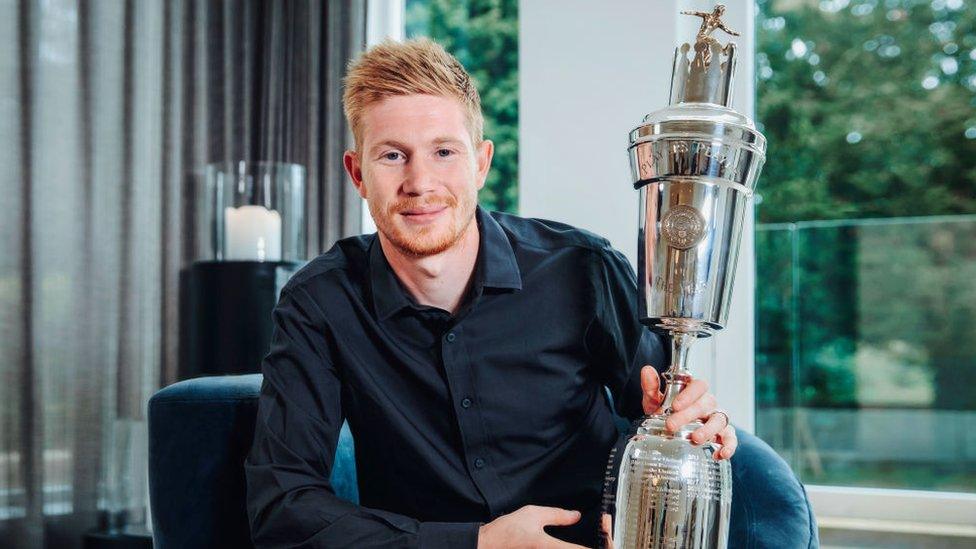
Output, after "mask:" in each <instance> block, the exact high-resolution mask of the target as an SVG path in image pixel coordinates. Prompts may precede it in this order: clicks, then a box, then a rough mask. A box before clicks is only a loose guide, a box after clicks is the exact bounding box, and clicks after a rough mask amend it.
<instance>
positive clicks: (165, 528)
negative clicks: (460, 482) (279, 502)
mask: <svg viewBox="0 0 976 549" xmlns="http://www.w3.org/2000/svg"><path fill="white" fill-rule="evenodd" d="M260 388H261V375H260V374H251V375H240V376H222V377H205V378H197V379H191V380H187V381H181V382H179V383H175V384H173V385H170V386H169V387H166V388H164V389H161V390H160V391H159V392H157V393H156V394H155V395H154V396H153V397H152V398H151V399H150V401H149V495H150V506H151V512H152V522H153V541H154V546H155V547H156V548H157V549H170V548H195V547H208V548H210V547H235V548H248V547H253V545H252V544H251V538H250V529H249V526H248V520H247V511H246V508H245V483H244V458H245V457H246V456H247V453H248V451H249V450H250V447H251V439H252V436H253V432H254V422H255V417H256V413H257V402H258V393H259V392H260ZM738 436H739V449H738V451H737V452H736V454H735V456H734V457H733V458H732V477H733V487H732V523H731V532H730V539H729V547H730V548H733V549H735V548H764V547H775V548H778V549H783V548H793V547H796V548H811V547H818V545H819V544H818V537H817V528H816V521H815V520H814V517H813V514H812V512H811V509H810V504H809V501H808V500H807V497H806V492H805V491H804V489H803V486H802V485H801V484H800V482H799V481H798V480H797V478H796V476H795V475H794V474H793V472H792V471H791V470H790V468H789V466H787V464H786V462H784V461H783V460H782V459H781V458H780V457H779V455H777V454H776V452H774V451H773V450H772V449H771V448H770V447H769V446H768V445H766V443H764V442H763V441H762V440H760V439H758V438H756V437H755V436H753V435H750V434H749V433H746V432H744V431H738ZM353 456H354V446H353V439H352V435H351V434H350V433H349V430H348V428H347V427H345V426H344V427H343V430H342V433H341V435H340V442H339V447H338V450H337V453H336V460H335V467H334V470H333V473H332V486H333V487H334V489H335V491H336V493H337V495H339V496H340V497H343V498H346V499H348V500H350V501H357V500H358V493H357V488H356V469H355V461H354V457H353Z"/></svg>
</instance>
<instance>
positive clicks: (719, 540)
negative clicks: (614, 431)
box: [602, 416, 732, 549]
mask: <svg viewBox="0 0 976 549" xmlns="http://www.w3.org/2000/svg"><path fill="white" fill-rule="evenodd" d="M700 426H701V423H692V424H690V425H688V426H686V427H685V428H684V429H682V430H681V431H679V432H678V433H676V434H674V435H671V434H670V433H668V432H667V431H666V430H665V428H664V416H654V417H651V418H648V419H647V420H645V421H644V422H643V423H642V424H641V425H640V426H639V427H638V429H637V432H636V433H635V434H634V436H633V437H631V438H630V440H629V441H628V442H627V445H626V447H624V448H623V449H622V450H623V451H622V454H621V455H622V459H621V460H620V462H619V463H617V464H614V466H613V469H612V470H613V471H615V472H616V475H615V476H610V477H608V492H607V493H608V494H615V496H614V497H613V500H612V501H607V502H606V503H607V508H606V509H605V511H607V514H605V515H604V521H605V522H604V527H605V528H612V530H607V531H605V533H604V536H603V546H602V547H604V548H606V549H609V548H620V547H626V548H674V549H677V548H696V549H698V548H701V549H704V548H724V547H726V544H727V541H728V532H729V516H730V513H731V507H732V490H731V486H732V478H731V474H732V471H731V467H730V465H729V461H728V460H723V461H716V460H715V459H714V458H713V457H712V454H713V452H714V449H715V448H714V446H712V445H710V444H708V445H703V446H695V445H693V444H692V443H691V442H690V441H689V440H688V436H689V435H690V433H691V432H692V431H693V430H694V429H696V428H697V427H700Z"/></svg>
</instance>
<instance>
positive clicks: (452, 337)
mask: <svg viewBox="0 0 976 549" xmlns="http://www.w3.org/2000/svg"><path fill="white" fill-rule="evenodd" d="M455 339H457V336H456V335H454V332H448V333H447V342H448V343H454V340H455Z"/></svg>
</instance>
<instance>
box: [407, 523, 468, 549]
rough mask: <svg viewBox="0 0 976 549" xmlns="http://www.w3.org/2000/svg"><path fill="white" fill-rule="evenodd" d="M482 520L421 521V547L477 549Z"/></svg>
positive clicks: (424, 548)
mask: <svg viewBox="0 0 976 549" xmlns="http://www.w3.org/2000/svg"><path fill="white" fill-rule="evenodd" d="M479 528H481V523H480V522H421V523H420V536H419V538H420V549H455V548H457V549H477V547H478V529H479Z"/></svg>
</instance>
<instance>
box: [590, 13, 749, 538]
mask: <svg viewBox="0 0 976 549" xmlns="http://www.w3.org/2000/svg"><path fill="white" fill-rule="evenodd" d="M724 12H725V7H724V6H721V5H719V6H717V7H716V8H715V10H714V11H713V12H711V13H705V12H683V13H687V14H688V15H695V16H698V17H701V18H702V26H701V29H700V30H699V31H698V36H697V37H696V40H695V43H694V45H693V46H692V45H689V44H683V45H681V46H680V47H679V48H677V49H676V51H675V55H674V68H673V75H672V79H671V99H670V102H669V103H670V104H669V106H668V107H666V108H664V109H661V110H659V111H656V112H653V113H651V114H649V115H647V116H646V117H644V121H643V123H642V124H641V125H640V126H638V127H637V128H636V129H635V130H633V131H632V132H631V133H630V148H629V153H630V164H631V172H632V175H633V181H634V187H635V188H637V189H639V191H640V229H639V233H638V280H639V284H640V285H641V287H642V292H641V296H640V298H639V313H640V320H641V322H642V323H644V324H646V325H647V326H649V327H650V328H652V329H654V330H656V331H659V332H663V333H666V334H668V336H670V340H671V366H670V368H669V369H668V371H667V372H666V373H664V379H665V390H664V403H663V405H662V408H663V413H661V414H659V415H657V414H656V415H650V416H647V417H645V418H643V420H642V421H640V422H639V423H638V425H637V429H636V433H635V434H634V435H633V436H632V437H630V438H629V440H627V441H626V447H624V448H622V450H621V451H619V452H615V453H614V454H613V455H611V460H610V465H609V466H608V471H607V473H608V474H607V485H606V490H605V494H604V496H605V499H604V515H603V520H602V521H601V536H602V540H601V545H602V546H603V547H613V548H626V549H650V548H665V547H666V548H674V549H676V548H724V547H726V545H727V543H728V533H729V516H730V512H731V503H732V477H731V467H730V465H729V461H728V460H722V461H717V460H715V459H714V458H713V453H714V452H715V450H716V448H715V447H714V446H712V445H711V444H705V445H699V446H696V445H693V444H692V443H691V441H690V435H691V433H692V432H693V431H694V430H695V429H697V428H698V427H701V426H702V424H701V423H700V422H694V423H691V424H689V425H686V426H685V427H683V428H682V429H680V430H679V431H678V432H677V433H670V432H668V431H667V429H666V428H665V420H666V419H667V418H668V416H669V415H670V414H671V403H672V402H673V401H674V399H675V397H676V396H677V395H678V393H679V392H680V391H681V390H682V389H683V388H684V387H685V386H686V385H687V384H688V383H689V382H690V381H691V375H690V373H689V371H688V353H689V349H690V347H691V345H692V343H694V341H695V340H696V339H697V338H699V337H709V336H710V335H712V332H713V331H715V330H719V329H721V328H722V327H723V325H724V324H725V323H726V321H727V319H728V313H729V298H730V297H731V295H732V278H733V275H734V272H735V266H736V259H737V257H738V252H739V240H740V236H741V232H742V224H743V221H744V217H745V212H746V206H747V203H748V201H749V199H750V197H751V196H752V192H753V189H754V188H755V185H756V180H757V179H758V178H759V171H760V169H761V168H762V164H763V161H764V159H765V150H766V140H765V138H764V137H763V135H762V134H761V133H759V132H758V131H757V130H756V127H755V124H753V122H752V120H750V119H749V118H748V117H746V116H744V115H742V114H740V113H738V112H736V111H734V110H732V109H731V108H729V104H730V101H731V96H732V77H733V73H734V71H735V60H736V48H735V45H734V44H731V43H730V44H727V45H723V44H721V43H720V42H719V41H718V40H716V39H715V38H713V37H712V36H711V34H712V32H714V31H715V30H716V29H721V30H723V31H725V32H727V33H729V34H733V35H736V33H735V32H733V31H731V30H730V29H728V28H727V27H726V26H725V25H724V23H723V22H722V20H721V16H722V14H723V13H724ZM689 56H690V57H691V58H690V59H689Z"/></svg>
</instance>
